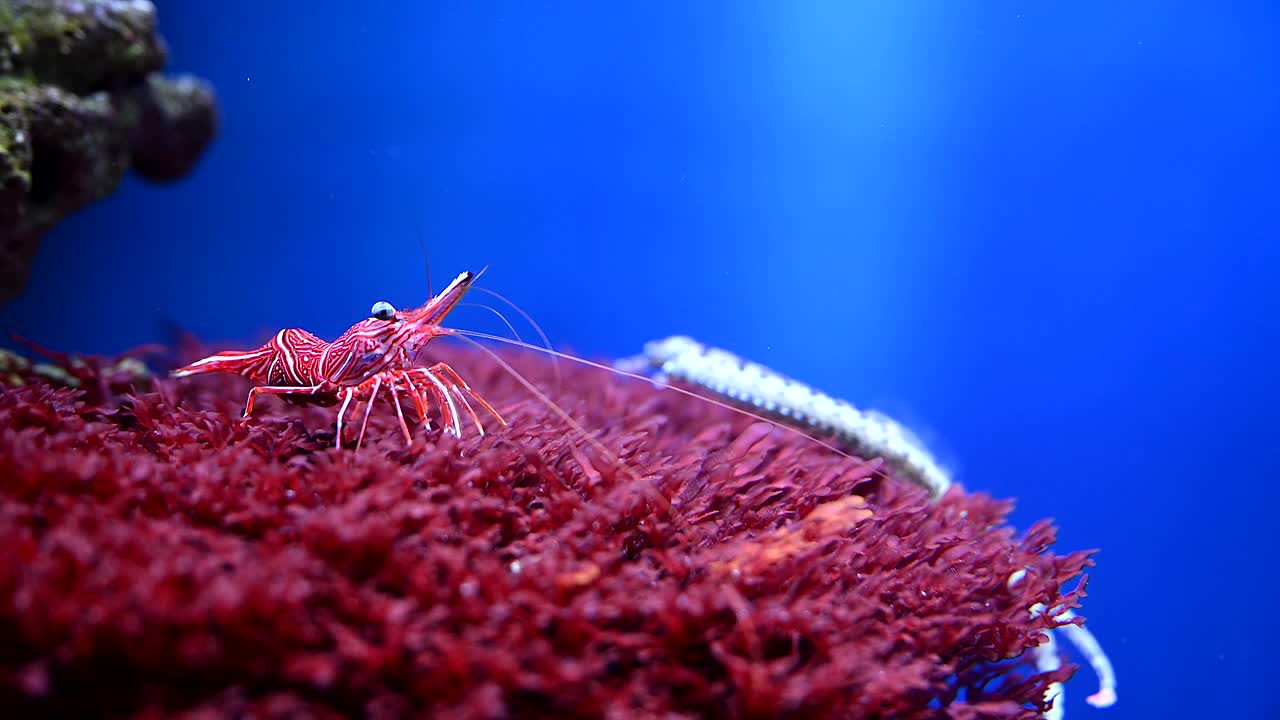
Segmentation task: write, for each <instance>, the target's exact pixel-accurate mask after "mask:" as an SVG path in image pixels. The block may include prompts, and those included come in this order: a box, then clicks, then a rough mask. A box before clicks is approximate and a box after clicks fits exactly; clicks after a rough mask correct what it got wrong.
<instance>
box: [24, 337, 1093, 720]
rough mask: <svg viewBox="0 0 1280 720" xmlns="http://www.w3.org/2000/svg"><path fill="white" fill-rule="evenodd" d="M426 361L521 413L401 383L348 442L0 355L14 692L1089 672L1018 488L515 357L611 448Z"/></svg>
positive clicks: (575, 699)
mask: <svg viewBox="0 0 1280 720" xmlns="http://www.w3.org/2000/svg"><path fill="white" fill-rule="evenodd" d="M181 354H182V355H183V357H181V358H171V360H177V361H180V362H181V361H191V360H195V359H196V358H199V357H202V356H203V355H204V354H207V353H205V352H203V350H202V349H199V348H188V349H187V350H186V351H184V352H183V353H181ZM51 355H56V354H51ZM55 359H56V358H55ZM440 359H445V360H448V361H450V362H451V363H452V364H453V365H454V366H455V367H456V368H457V369H458V370H459V372H460V373H461V374H462V375H463V376H464V377H466V378H467V379H468V381H469V382H470V384H471V385H472V386H473V387H476V388H477V389H478V390H481V391H482V392H484V393H485V394H486V395H487V396H488V397H489V399H490V400H491V401H493V402H494V404H495V406H497V407H498V408H500V409H501V412H502V413H503V415H504V416H505V417H506V418H507V420H508V421H509V423H510V424H509V425H508V426H507V427H505V428H499V429H497V431H496V432H492V433H490V434H488V435H486V436H484V437H481V436H479V435H478V434H477V433H475V432H473V431H471V430H470V429H469V430H468V432H467V433H466V434H464V436H463V437H462V438H461V439H458V438H454V437H451V436H446V435H444V434H442V433H441V432H440V431H439V429H438V428H437V429H432V430H429V431H428V430H426V429H424V428H422V427H419V426H415V427H414V432H415V440H414V443H413V445H412V447H409V448H405V446H404V442H403V438H401V437H400V433H399V430H398V424H397V420H396V413H395V411H394V409H393V408H392V407H391V406H390V405H389V404H388V403H387V402H386V401H385V400H383V401H381V402H380V403H379V404H378V405H377V406H375V407H374V409H373V412H372V415H371V419H370V421H369V423H370V424H369V432H368V436H367V437H366V439H365V446H364V447H363V448H362V449H360V450H358V451H357V450H354V449H353V448H350V447H347V448H334V447H332V441H333V437H334V418H335V413H336V409H335V408H318V407H304V408H298V407H293V406H290V405H288V404H286V403H284V402H279V401H278V399H275V398H268V399H266V400H264V401H262V402H261V403H260V409H259V410H258V411H257V417H255V418H254V419H252V420H251V421H250V422H248V423H246V424H241V423H240V422H239V414H240V411H241V410H242V408H243V403H244V400H245V397H246V393H247V390H248V387H249V385H248V383H246V382H243V381H242V380H240V379H239V378H234V377H226V376H205V377H200V378H193V379H184V380H177V381H175V380H170V379H163V378H160V379H150V380H149V382H150V383H152V385H151V386H150V387H151V388H152V389H150V390H148V389H146V388H144V387H130V386H128V385H127V384H122V383H113V382H103V381H102V380H101V379H95V374H96V373H100V372H105V371H106V370H107V369H109V368H118V367H119V366H120V363H119V362H117V361H115V360H108V359H100V358H99V359H90V358H80V359H79V361H78V363H76V364H75V368H70V367H68V368H67V370H68V372H72V371H73V370H74V372H75V373H79V374H78V375H77V379H78V380H79V382H80V384H81V388H80V389H72V388H67V387H65V386H63V385H61V384H58V383H54V382H50V381H46V380H42V379H41V377H40V376H38V375H36V374H34V373H31V372H29V371H27V370H25V369H23V368H22V367H21V365H22V364H21V363H20V362H10V363H9V365H6V367H12V368H14V370H13V372H17V373H19V374H21V375H22V377H23V380H24V382H23V383H21V384H20V385H17V386H13V385H12V384H6V383H0V547H4V548H5V549H6V551H5V552H4V553H0V647H2V648H3V652H0V706H3V707H5V708H7V709H8V710H9V711H10V712H13V713H17V714H24V715H40V716H49V717H53V716H81V715H85V714H94V715H104V714H109V715H120V716H126V715H127V716H147V717H150V716H167V715H171V714H175V713H187V712H199V713H203V714H204V715H208V716H217V717H222V716H231V715H235V716H240V715H246V714H250V715H255V716H257V715H263V716H272V717H285V716H291V717H292V716H318V717H352V716H370V717H403V716H411V715H423V714H431V713H434V714H438V715H441V716H447V717H474V718H480V717H641V718H648V717H655V718H656V717H842V718H878V717H919V718H925V717H939V718H940V717H949V718H1033V717H1038V716H1039V713H1040V712H1041V711H1042V710H1043V701H1042V699H1043V697H1044V692H1045V690H1046V688H1047V687H1049V685H1050V683H1052V682H1057V681H1063V680H1066V679H1067V678H1068V677H1070V675H1071V673H1072V672H1073V670H1074V668H1072V667H1070V666H1067V667H1063V668H1061V669H1057V670H1053V671H1050V672H1044V673H1041V672H1038V671H1037V670H1036V669H1035V666H1034V663H1033V662H1032V660H1031V658H1030V655H1031V654H1032V653H1031V651H1032V649H1033V648H1035V647H1036V646H1038V645H1039V644H1040V643H1042V642H1044V641H1045V636H1044V631H1046V630H1048V629H1050V628H1052V627H1054V626H1055V624H1056V623H1055V621H1054V620H1052V619H1051V618H1050V617H1049V616H1048V615H1047V614H1044V613H1041V614H1037V613H1034V612H1030V608H1033V607H1035V606H1038V605H1043V606H1045V607H1052V608H1058V607H1075V606H1077V605H1078V604H1079V599H1080V598H1081V597H1082V596H1083V592H1082V590H1081V589H1079V588H1077V589H1076V590H1073V591H1070V592H1067V591H1065V590H1063V586H1064V585H1065V584H1067V583H1068V582H1071V581H1073V580H1075V579H1077V578H1078V577H1079V576H1080V573H1081V572H1082V571H1083V570H1084V568H1085V567H1086V566H1087V565H1089V564H1090V560H1089V557H1088V553H1083V552H1078V553H1071V554H1067V555H1055V554H1053V553H1051V552H1049V551H1048V547H1049V546H1050V545H1051V544H1052V542H1053V540H1054V530H1053V528H1052V526H1051V525H1050V524H1049V523H1048V522H1040V523H1036V524H1035V525H1033V526H1032V527H1031V528H1030V529H1029V530H1028V531H1027V532H1026V533H1024V534H1022V535H1019V534H1017V533H1015V532H1014V530H1013V529H1012V528H1010V527H1009V526H1008V525H1007V523H1006V517H1007V514H1008V512H1009V511H1010V509H1011V503H1010V502H1007V501H998V500H995V499H992V498H990V497H987V496H985V495H981V494H971V493H966V492H964V491H963V489H962V488H960V487H959V486H953V487H952V488H951V489H950V490H948V492H947V493H946V494H945V495H943V496H942V497H941V498H940V499H939V500H938V501H937V502H930V499H929V496H928V494H927V492H926V491H925V490H923V489H921V488H919V487H917V486H915V485H913V484H912V483H910V482H907V481H905V480H902V479H900V478H898V477H896V476H895V475H894V474H893V471H892V470H889V471H888V474H886V473H885V470H884V468H885V466H884V463H883V462H881V461H879V460H869V461H864V460H861V459H858V458H849V457H843V456H840V455H837V454H835V453H832V452H830V451H828V450H826V449H824V448H822V447H820V446H818V445H816V444H815V443H813V442H810V441H808V440H807V439H805V438H802V437H799V436H797V435H795V434H794V433H788V432H784V431H782V430H781V429H779V428H776V427H773V426H770V425H768V424H764V423H759V422H756V421H753V420H752V419H750V418H746V417H744V416H742V415H741V414H737V413H734V412H732V411H730V410H728V409H727V408H724V407H715V406H711V405H707V404H705V403H699V402H696V401H694V400H692V399H690V398H688V397H684V396H681V395H677V394H675V393H671V392H664V391H661V390H658V389H656V388H655V387H654V386H653V385H652V384H650V383H646V382H636V381H624V380H619V379H618V378H616V377H614V376H610V375H608V374H605V373H601V372H598V371H594V370H590V369H584V368H580V367H576V366H575V367H564V368H561V369H560V371H561V374H562V380H561V382H560V383H559V385H558V387H557V385H556V383H557V380H556V377H557V376H556V375H555V374H554V373H553V372H552V371H551V370H550V369H549V368H548V367H546V365H545V363H541V362H538V361H537V360H536V359H534V358H530V357H528V356H519V355H515V354H508V355H505V356H504V359H505V360H507V362H509V363H511V364H512V365H514V366H515V367H517V368H518V369H519V370H520V371H522V372H523V373H525V374H526V375H527V376H528V377H529V378H530V380H531V381H532V382H534V383H535V384H537V385H539V386H541V387H544V388H548V391H549V392H550V394H551V395H552V397H554V398H555V399H556V401H557V402H558V403H559V404H560V406H561V407H562V408H564V410H565V411H566V412H568V413H570V414H571V415H572V416H573V417H574V418H575V419H576V420H577V421H578V422H579V423H580V424H581V425H582V426H583V427H585V428H587V429H588V430H589V431H590V432H591V433H592V435H593V437H594V438H595V439H596V440H598V442H599V443H600V446H602V447H603V448H607V453H606V452H602V451H601V449H600V446H596V445H594V444H593V443H589V442H587V441H585V440H584V439H583V438H582V437H580V436H578V435H577V434H576V433H574V432H572V431H571V430H570V429H569V428H567V427H566V426H565V425H564V423H563V422H562V421H561V420H559V419H558V418H557V417H556V416H555V415H554V414H553V413H552V412H550V411H549V410H548V409H547V408H546V407H544V406H542V405H541V404H540V403H538V402H537V401H535V400H533V399H531V398H529V396H528V395H527V393H526V392H525V390H524V389H523V387H522V386H521V385H519V384H518V383H517V382H516V381H514V380H513V379H512V378H511V377H510V376H508V375H506V374H504V372H503V371H502V369H501V368H500V367H499V366H498V365H497V364H496V363H494V362H492V361H491V360H488V359H485V358H482V357H480V356H475V355H472V354H469V353H466V352H453V353H450V352H447V351H446V352H445V353H443V356H442V357H441V358H440ZM6 362H9V361H6ZM60 362H61V363H62V364H64V365H71V364H72V362H73V361H72V359H71V358H69V357H66V356H63V357H62V359H61V360H60ZM86 388H98V390H96V391H91V390H87V389H86ZM1014 574H1021V576H1020V577H1021V579H1020V581H1019V582H1017V583H1010V582H1008V580H1009V578H1010V577H1011V576H1013V575H1014Z"/></svg>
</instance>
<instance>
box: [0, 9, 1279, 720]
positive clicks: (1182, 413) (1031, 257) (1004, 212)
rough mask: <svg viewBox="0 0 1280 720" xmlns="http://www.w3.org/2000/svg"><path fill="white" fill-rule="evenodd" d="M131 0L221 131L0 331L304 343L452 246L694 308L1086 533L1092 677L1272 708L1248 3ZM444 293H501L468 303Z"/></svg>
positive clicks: (436, 269) (1255, 24)
mask: <svg viewBox="0 0 1280 720" xmlns="http://www.w3.org/2000/svg"><path fill="white" fill-rule="evenodd" d="M417 5H418V4H416V3H389V2H370V3H367V4H365V5H364V6H359V5H357V4H353V3H323V2H322V3H316V2H276V3H261V2H246V1H244V0H240V1H237V2H226V3H186V2H183V3H179V2H162V3H160V6H161V28H162V30H163V33H164V35H165V36H166V37H167V39H168V40H169V42H170V44H171V46H172V48H173V68H174V69H176V70H182V71H190V72H194V73H198V74H200V75H203V76H205V77H207V78H210V79H211V80H212V81H213V82H214V83H215V84H216V86H217V89H218V92H219V95H220V98H221V103H222V108H223V131H222V134H221V136H220V138H219V139H218V141H217V144H216V146H215V147H214V148H213V149H212V151H211V152H210V154H209V155H208V156H207V157H206V158H205V160H204V162H203V163H202V164H201V166H200V168H199V169H198V171H197V172H196V173H195V174H194V175H192V176H191V177H190V178H188V179H186V180H184V181H183V182H181V183H178V184H176V185H173V186H168V187H155V186H151V185H147V184H145V183H142V182H139V181H135V180H132V179H131V180H129V181H127V182H126V183H125V185H124V187H123V188H122V190H121V191H120V192H119V193H118V195H117V196H115V197H114V198H112V199H111V200H110V201H108V202H104V203H101V204H99V205H96V206H94V207H92V208H90V209H88V210H86V211H84V212H83V213H81V214H80V215H78V216H77V217H75V218H73V219H72V220H70V221H69V222H67V223H65V224H64V225H62V226H61V227H59V228H58V229H57V230H56V231H54V232H53V233H51V234H50V235H49V236H48V237H47V238H46V240H45V244H44V246H43V248H42V250H41V253H40V256H39V259H38V262H37V266H36V272H35V275H34V277H33V278H32V281H31V287H30V290H29V291H28V292H27V294H26V295H25V296H24V297H23V298H22V299H21V300H19V301H17V302H14V303H12V304H11V305H10V306H8V307H7V308H5V309H4V311H3V312H2V313H0V327H3V328H5V329H14V330H17V331H19V332H21V333H23V334H25V335H28V336H30V337H32V338H34V339H36V340H38V341H40V342H43V343H46V344H48V345H50V346H54V347H57V348H60V349H66V350H78V351H86V352H114V351H119V350H122V349H124V348H126V347H128V346H131V345H133V344H136V343H140V342H144V341H151V340H161V339H164V337H165V336H164V331H163V326H162V322H163V321H165V320H172V321H175V322H177V323H179V324H181V325H183V326H185V327H188V328H191V329H193V330H195V331H197V332H198V333H200V334H201V335H202V336H205V337H208V338H211V339H217V340H219V341H225V342H226V343H228V344H229V346H235V345H236V344H240V345H243V344H244V343H247V342H249V341H252V340H256V339H260V338H261V334H262V333H266V332H268V331H271V330H274V329H276V328H280V327H286V326H301V327H306V328H309V329H312V330H313V331H315V332H317V333H319V334H321V335H322V336H325V337H329V338H332V337H333V336H335V335H336V334H338V333H339V332H340V331H341V330H343V329H344V328H345V327H346V326H348V325H349V324H351V323H353V322H355V321H356V320H358V319H360V318H361V317H362V316H363V315H364V314H365V313H366V312H367V309H368V308H369V306H370V305H371V304H372V302H373V301H375V300H378V299H387V300H389V301H391V302H393V303H395V304H397V305H406V304H411V303H413V304H416V303H420V302H421V301H423V300H424V299H425V298H426V292H427V289H426V281H425V278H424V274H423V268H422V255H421V253H420V251H419V249H418V244H417V239H416V235H417V233H418V232H419V231H421V232H422V234H423V235H424V236H425V238H426V240H427V244H428V247H429V251H430V252H429V255H430V262H431V267H432V270H433V274H434V278H435V281H436V288H437V289H438V288H439V287H440V286H441V285H442V284H443V283H444V282H445V281H447V280H448V279H449V278H450V277H452V276H453V275H454V274H456V273H457V272H458V271H460V270H462V269H473V270H474V269H479V268H480V267H483V266H485V265H488V266H489V267H490V269H489V272H488V274H487V275H485V277H484V285H485V286H487V287H489V288H491V289H494V290H497V291H499V292H501V293H503V294H505V295H506V296H508V297H510V298H511V299H512V300H514V301H516V302H517V303H519V304H520V305H521V306H522V307H523V308H524V309H525V310H527V311H528V312H529V313H530V314H531V315H532V316H534V317H535V318H536V319H537V321H538V322H539V323H541V325H542V327H543V328H545V330H546V331H547V333H548V334H549V335H550V337H551V339H552V341H553V342H554V343H555V344H556V345H557V346H561V347H567V348H572V349H574V350H576V351H578V352H582V353H586V354H589V355H592V356H611V357H612V356H620V355H627V354H631V353H633V352H636V351H637V350H639V348H640V346H641V345H642V343H643V342H645V341H646V340H650V339H653V338H657V337H662V336H666V335H670V334H674V333H688V334H691V335H693V336H695V337H697V338H699V339H701V340H703V341H706V342H709V343H713V344H716V345H719V346H723V347H726V348H730V349H732V350H734V351H735V352H738V353H741V354H743V355H745V356H748V357H751V358H754V359H757V360H760V361H762V362H764V363H766V364H767V365H770V366H772V367H774V368H776V369H778V370H781V371H784V372H786V373H788V374H791V375H793V376H795V377H797V378H800V379H803V380H805V381H807V382H810V383H812V384H813V385H815V386H817V387H819V388H823V389H826V390H829V391H830V392H832V393H833V394H835V395H837V396H840V397H844V398H848V399H850V400H852V401H854V402H855V403H857V404H859V405H862V406H871V407H878V408H881V409H883V410H885V411H888V412H889V413H891V414H894V415H897V416H899V417H901V418H903V419H905V420H908V421H910V422H911V423H912V424H913V425H914V426H915V427H917V428H918V429H919V430H921V431H922V433H923V434H924V435H925V436H926V437H927V438H929V439H930V441H931V442H932V443H934V446H935V447H936V448H937V449H938V450H939V452H940V453H941V454H942V456H943V457H944V459H945V460H947V461H948V462H950V463H952V464H953V466H954V467H956V468H957V470H958V474H959V479H960V480H961V481H962V482H963V483H964V484H965V485H966V486H967V487H970V488H974V489H981V490H985V491H989V492H992V493H994V494H996V495H999V496H1012V497H1016V498H1018V509H1017V512H1016V515H1015V521H1016V522H1017V523H1018V524H1019V525H1021V526H1023V527H1025V526H1026V525H1027V524H1029V523H1030V522H1032V521H1033V520H1035V519H1037V518H1040V517H1044V516H1052V517H1054V518H1056V519H1057V521H1058V522H1059V523H1060V524H1061V528H1062V532H1061V535H1060V538H1061V541H1060V544H1059V547H1060V548H1061V549H1062V550H1073V549H1080V548H1091V547H1097V548H1101V549H1102V551H1101V552H1100V553H1099V554H1098V556H1097V560H1098V563H1099V565H1098V567H1097V568H1096V569H1095V570H1094V571H1093V572H1091V580H1090V585H1089V593H1090V595H1089V598H1088V599H1087V601H1086V606H1085V609H1084V612H1085V614H1086V615H1087V616H1088V617H1089V618H1090V622H1089V626H1090V627H1091V628H1092V629H1093V630H1094V631H1095V632H1096V633H1097V634H1098V636H1099V637H1100V639H1101V640H1102V642H1103V643H1104V645H1105V647H1106V648H1107V649H1108V650H1109V651H1110V653H1111V657H1112V659H1113V660H1114V661H1115V663H1116V666H1117V669H1118V672H1119V677H1120V703H1119V705H1117V706H1116V707H1115V708H1113V709H1111V710H1109V711H1097V710H1093V709H1091V708H1089V707H1087V706H1086V705H1085V704H1084V702H1083V697H1084V696H1085V695H1087V694H1088V693H1090V692H1092V691H1093V688H1094V684H1093V683H1094V680H1093V678H1092V677H1091V675H1090V673H1089V672H1088V671H1087V670H1084V671H1082V672H1081V674H1079V675H1078V676H1077V678H1076V679H1075V680H1074V681H1073V682H1072V683H1071V684H1070V685H1069V688H1068V692H1069V696H1070V698H1069V706H1068V717H1069V718H1095V717H1096V718H1099V720H1106V719H1110V720H1121V719H1123V718H1152V717H1208V716H1215V717H1280V701H1278V700H1277V699H1276V695H1275V693H1274V692H1269V691H1268V690H1267V688H1268V684H1269V682H1270V681H1271V676H1272V672H1271V668H1270V665H1271V663H1272V661H1273V659H1274V650H1275V648H1276V647H1277V645H1278V644H1280V642H1278V641H1280V632H1278V631H1277V629H1276V627H1277V626H1276V623H1275V621H1274V618H1273V616H1274V612H1275V610H1274V606H1272V604H1271V600H1272V599H1274V597H1275V590H1276V587H1277V583H1276V581H1275V573H1276V570H1275V562H1274V560H1273V558H1274V556H1275V549H1274V542H1275V533H1274V532H1271V531H1269V530H1267V529H1265V528H1266V526H1268V525H1269V524H1271V523H1272V522H1273V518H1274V516H1275V515H1276V513H1277V510H1278V509H1280V508H1278V507H1277V498H1278V497H1280V491H1278V488H1280V456H1278V452H1277V447H1278V446H1280V442H1277V439H1276V430H1277V422H1276V410H1277V408H1278V407H1280V392H1278V391H1277V383H1278V380H1277V368H1278V367H1280V353H1278V352H1277V346H1278V342H1277V340H1278V338H1280V334H1278V333H1280V322H1278V321H1277V309H1278V306H1280V302H1278V300H1280V291H1278V290H1277V283H1278V279H1277V268H1278V266H1280V263H1278V262H1277V260H1278V259H1280V258H1278V256H1280V250H1278V249H1277V247H1276V241H1277V238H1278V237H1280V233H1278V232H1277V231H1278V230H1280V210H1278V207H1280V205H1278V204H1277V203H1278V200H1280V193H1278V190H1280V183H1278V179H1280V178H1278V177H1277V174H1278V173H1277V168H1278V167H1280V138H1278V137H1277V135H1278V133H1277V128H1278V127H1280V125H1278V121H1280V112H1278V111H1280V102H1278V101H1280V81H1277V79H1276V78H1277V77H1278V76H1280V75H1278V74H1277V71H1278V70H1280V63H1278V62H1277V50H1276V48H1277V47H1280V45H1277V37H1276V35H1277V34H1276V32H1275V30H1276V27H1277V23H1276V12H1275V11H1274V10H1271V9H1269V8H1268V7H1267V4H1266V3H1261V2H1255V3H1215V4H1209V3H1204V4H1199V5H1198V6H1196V7H1193V6H1192V5H1191V4H1179V3H1161V2H1129V3H1115V2H1075V3H1065V2H1060V3H1046V2H981V3H950V2H929V3H916V2H893V3H890V2H885V3H846V2H825V3H821V2H802V3H782V2H778V3H747V2H727V3H684V2H670V3H631V4H627V5H625V6H624V5H621V4H615V3H582V4H572V5H562V4H558V3H533V2H524V3H513V4H502V5H491V4H487V3H457V4H451V5H447V6H446V5H442V4H434V3H424V4H422V7H421V8H418V9H414V8H416V7H417ZM453 320H454V323H455V324H458V325H464V326H469V327H477V328H483V329H496V327H497V326H496V325H495V323H494V322H493V321H492V319H491V318H488V317H486V316H485V314H484V313H483V312H481V311H476V310H463V311H460V312H459V313H458V315H457V316H456V317H455V318H453Z"/></svg>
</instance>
